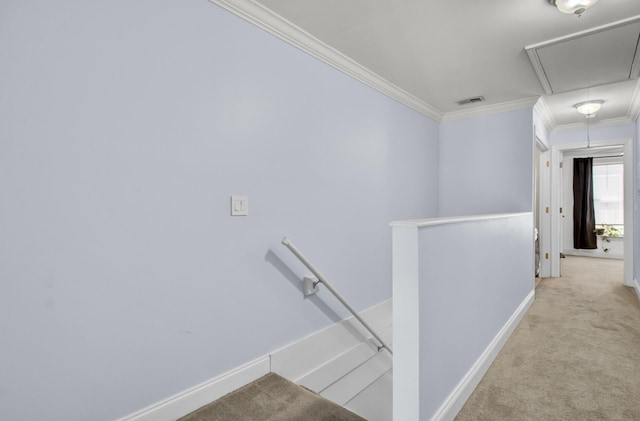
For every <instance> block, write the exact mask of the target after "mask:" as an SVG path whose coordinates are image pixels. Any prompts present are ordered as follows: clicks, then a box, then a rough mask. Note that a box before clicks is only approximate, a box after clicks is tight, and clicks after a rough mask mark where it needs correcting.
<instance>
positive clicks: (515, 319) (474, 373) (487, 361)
mask: <svg viewBox="0 0 640 421" xmlns="http://www.w3.org/2000/svg"><path fill="white" fill-rule="evenodd" d="M534 298H535V291H531V292H530V293H529V294H528V295H527V297H526V298H525V299H524V301H522V303H521V304H520V306H518V308H517V309H516V311H515V312H514V313H513V314H512V315H511V317H510V318H509V320H508V321H507V322H506V323H505V325H504V326H503V327H502V329H500V331H499V332H498V334H497V335H496V337H495V338H493V341H491V343H490V344H489V346H488V347H487V348H486V349H485V350H484V352H483V353H482V355H480V358H478V360H477V361H476V362H475V364H474V365H473V366H472V367H471V369H470V370H469V371H468V372H467V374H466V375H465V376H464V377H463V378H462V380H461V381H460V383H458V385H457V386H456V387H455V389H453V391H452V392H451V394H449V396H448V397H447V399H446V400H445V401H444V403H443V404H442V406H441V407H440V408H439V409H438V411H437V412H436V413H435V415H434V416H433V418H432V421H445V420H447V421H448V420H453V419H454V418H455V417H456V415H457V414H458V412H460V409H462V406H463V405H464V403H465V402H466V401H467V399H469V396H471V393H473V391H474V390H475V388H476V386H478V383H480V380H482V377H483V376H484V375H485V373H486V372H487V370H488V369H489V367H490V366H491V364H492V363H493V361H494V360H495V359H496V357H497V356H498V353H499V352H500V350H501V349H502V347H503V346H504V344H505V343H506V342H507V339H509V337H510V336H511V334H512V333H513V331H514V330H515V328H516V327H517V326H518V324H519V323H520V320H522V317H524V315H525V314H526V313H527V310H529V307H531V304H533V300H534Z"/></svg>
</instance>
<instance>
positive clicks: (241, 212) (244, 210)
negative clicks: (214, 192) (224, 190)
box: [231, 195, 249, 216]
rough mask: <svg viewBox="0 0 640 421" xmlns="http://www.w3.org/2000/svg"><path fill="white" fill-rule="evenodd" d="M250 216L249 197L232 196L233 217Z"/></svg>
mask: <svg viewBox="0 0 640 421" xmlns="http://www.w3.org/2000/svg"><path fill="white" fill-rule="evenodd" d="M247 215H249V198H248V197H247V196H237V195H233V196H231V216H247Z"/></svg>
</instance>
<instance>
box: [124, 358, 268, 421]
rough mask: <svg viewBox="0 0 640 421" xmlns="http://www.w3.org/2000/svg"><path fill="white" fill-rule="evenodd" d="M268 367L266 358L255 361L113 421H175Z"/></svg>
mask: <svg viewBox="0 0 640 421" xmlns="http://www.w3.org/2000/svg"><path fill="white" fill-rule="evenodd" d="M270 366H271V363H270V358H269V356H266V357H261V358H258V359H256V360H253V361H251V362H250V363H247V364H245V365H243V366H241V367H237V368H235V369H233V370H231V371H228V372H226V373H224V374H222V375H220V376H218V377H216V378H214V379H211V380H209V381H206V382H204V383H202V384H200V385H198V386H195V387H192V388H191V389H188V390H185V391H183V392H180V393H178V394H176V395H173V396H171V397H169V398H167V399H164V400H162V401H160V402H158V403H156V404H154V405H151V406H148V407H146V408H144V409H141V410H140V411H137V412H134V413H133V414H130V415H127V416H125V417H123V418H120V419H118V420H117V421H175V420H176V419H178V418H180V417H183V416H185V415H187V414H189V413H191V412H193V411H195V410H196V409H198V408H200V407H202V406H204V405H206V404H208V403H210V402H212V401H214V400H216V399H218V398H220V397H222V396H224V395H226V394H227V393H229V392H232V391H234V390H236V389H238V388H240V387H242V386H244V385H245V384H247V383H251V382H252V381H254V380H256V379H259V378H260V377H262V376H264V375H266V374H269V373H270V372H271V369H270Z"/></svg>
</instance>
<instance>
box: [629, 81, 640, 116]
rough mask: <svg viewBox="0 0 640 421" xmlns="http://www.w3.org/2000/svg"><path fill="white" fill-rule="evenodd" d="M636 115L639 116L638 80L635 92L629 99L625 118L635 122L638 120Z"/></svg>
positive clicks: (639, 86) (639, 84)
mask: <svg viewBox="0 0 640 421" xmlns="http://www.w3.org/2000/svg"><path fill="white" fill-rule="evenodd" d="M638 115H640V79H638V82H637V83H636V90H635V91H634V92H633V97H631V103H630V104H629V110H628V111H627V118H629V120H631V121H634V122H635V121H636V120H637V119H638Z"/></svg>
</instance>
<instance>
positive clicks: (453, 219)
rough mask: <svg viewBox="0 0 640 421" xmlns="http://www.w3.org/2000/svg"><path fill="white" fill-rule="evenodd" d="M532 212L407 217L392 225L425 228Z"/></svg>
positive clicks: (510, 216)
mask: <svg viewBox="0 0 640 421" xmlns="http://www.w3.org/2000/svg"><path fill="white" fill-rule="evenodd" d="M531 214H532V213H531V212H514V213H490V214H486V215H470V216H448V217H444V218H427V219H406V220H404V221H393V222H392V223H391V226H392V227H417V228H425V227H430V226H434V225H445V224H457V223H461V222H473V221H486V220H490V219H502V218H512V217H516V216H522V215H531Z"/></svg>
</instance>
